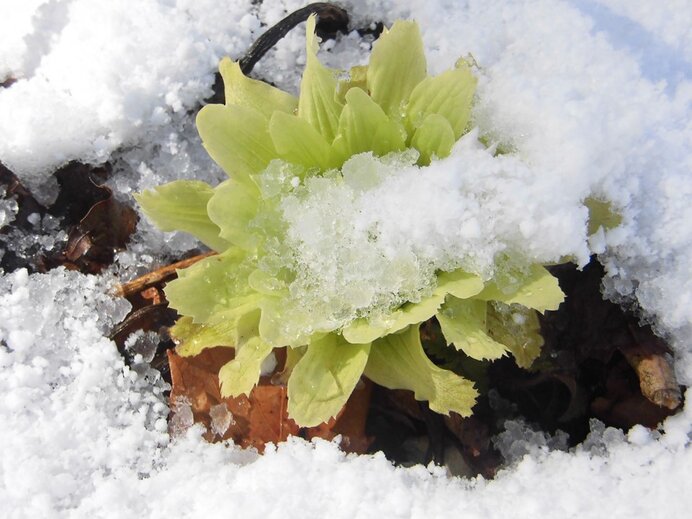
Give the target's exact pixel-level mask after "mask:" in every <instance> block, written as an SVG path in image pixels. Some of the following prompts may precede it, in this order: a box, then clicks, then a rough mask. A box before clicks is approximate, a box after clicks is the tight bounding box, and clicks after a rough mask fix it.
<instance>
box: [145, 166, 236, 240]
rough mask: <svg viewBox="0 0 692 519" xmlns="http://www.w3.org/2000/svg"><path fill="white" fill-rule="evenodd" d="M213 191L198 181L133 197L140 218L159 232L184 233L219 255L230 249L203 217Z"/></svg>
mask: <svg viewBox="0 0 692 519" xmlns="http://www.w3.org/2000/svg"><path fill="white" fill-rule="evenodd" d="M213 193H214V190H213V189H212V188H211V186H210V185H209V184H206V183H204V182H201V181H199V180H177V181H175V182H171V183H169V184H164V185H162V186H158V187H156V188H154V189H148V190H146V191H143V192H142V193H139V194H136V195H135V199H136V200H137V202H138V203H139V205H140V206H141V207H142V210H143V211H144V214H146V215H147V217H148V218H149V219H151V221H152V222H154V224H155V225H156V226H157V227H158V228H159V229H161V230H162V231H184V232H187V233H190V234H192V235H193V236H195V237H196V238H198V239H199V240H200V241H201V242H202V243H204V244H205V245H206V246H207V247H209V248H211V249H214V250H216V251H223V250H226V249H227V248H228V246H229V245H230V244H229V243H228V242H227V241H226V240H224V239H223V238H221V237H220V236H219V233H220V231H221V230H220V229H219V227H218V226H217V225H216V224H215V223H214V222H212V221H211V219H210V218H209V215H208V214H207V203H208V202H209V199H210V198H211V197H212V195H213Z"/></svg>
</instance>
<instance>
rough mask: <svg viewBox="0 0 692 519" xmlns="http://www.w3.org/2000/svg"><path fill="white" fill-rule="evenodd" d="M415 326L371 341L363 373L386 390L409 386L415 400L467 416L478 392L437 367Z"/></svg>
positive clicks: (442, 411) (431, 407)
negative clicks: (429, 356) (422, 344)
mask: <svg viewBox="0 0 692 519" xmlns="http://www.w3.org/2000/svg"><path fill="white" fill-rule="evenodd" d="M418 328H419V327H418V326H411V327H410V328H409V329H407V330H405V331H404V332H402V333H398V334H392V335H388V336H386V337H383V338H382V339H379V340H377V341H376V342H374V343H373V345H372V348H371V350H370V356H369V357H368V363H367V365H366V367H365V375H366V376H367V377H368V378H369V379H370V380H372V381H373V382H375V383H376V384H379V385H381V386H384V387H387V388H389V389H409V390H411V391H413V393H414V396H415V397H416V399H417V400H427V401H428V402H429V405H430V409H432V410H433V411H435V412H437V413H441V414H446V415H448V414H449V412H450V411H454V412H457V413H459V414H460V415H461V416H470V415H471V408H472V407H473V405H474V404H475V402H476V397H477V396H478V392H477V391H476V390H475V389H474V388H473V383H472V382H470V381H469V380H466V379H464V378H462V377H460V376H458V375H456V374H454V373H452V372H451V371H447V370H445V369H442V368H439V367H437V366H435V364H433V363H432V362H431V361H430V359H429V358H428V357H427V356H426V355H425V352H424V351H423V347H422V346H421V342H420V335H419V330H418Z"/></svg>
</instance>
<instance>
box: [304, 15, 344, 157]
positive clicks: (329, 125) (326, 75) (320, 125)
mask: <svg viewBox="0 0 692 519" xmlns="http://www.w3.org/2000/svg"><path fill="white" fill-rule="evenodd" d="M316 20H317V18H316V16H315V15H312V16H310V17H309V18H308V21H307V27H306V39H307V42H306V44H307V45H306V47H307V56H306V60H307V63H306V64H305V71H304V72H303V79H302V80H301V82H300V97H299V98H298V116H299V117H300V118H302V119H305V120H306V121H307V122H309V123H310V124H311V125H312V127H313V128H315V130H316V132H317V133H319V134H321V135H322V136H323V138H324V139H325V140H326V142H327V143H329V144H331V142H332V140H334V137H335V136H336V129H337V126H338V124H339V114H340V113H341V108H342V103H341V102H340V101H339V100H338V99H337V97H336V96H335V95H334V93H335V91H336V77H335V73H334V71H332V70H330V69H328V68H327V67H325V66H324V65H322V63H320V60H319V59H317V50H318V49H319V45H318V43H317V35H316V34H315V23H316Z"/></svg>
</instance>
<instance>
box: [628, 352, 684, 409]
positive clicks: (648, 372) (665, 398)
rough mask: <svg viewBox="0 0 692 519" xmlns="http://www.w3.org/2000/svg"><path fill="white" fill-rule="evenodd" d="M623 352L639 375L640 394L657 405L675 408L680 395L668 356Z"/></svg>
mask: <svg viewBox="0 0 692 519" xmlns="http://www.w3.org/2000/svg"><path fill="white" fill-rule="evenodd" d="M623 353H624V354H625V358H626V359H627V362H628V363H629V364H630V365H631V366H632V368H634V371H636V373H637V377H639V387H640V389H641V392H642V395H644V396H645V397H646V398H647V400H649V401H651V402H653V403H654V404H656V405H658V406H661V407H666V408H668V409H671V410H673V409H677V408H678V406H679V405H680V402H681V400H682V395H681V393H680V387H679V386H678V381H677V379H676V378H675V371H674V370H673V366H672V365H671V363H670V361H669V360H668V356H667V355H665V354H663V355H661V354H657V353H653V354H649V355H639V354H637V353H634V352H628V351H623Z"/></svg>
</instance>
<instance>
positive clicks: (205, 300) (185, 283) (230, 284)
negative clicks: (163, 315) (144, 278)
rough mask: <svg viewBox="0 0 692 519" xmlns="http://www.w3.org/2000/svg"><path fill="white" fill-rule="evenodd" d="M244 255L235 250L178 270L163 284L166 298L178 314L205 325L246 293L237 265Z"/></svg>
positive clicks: (241, 261)
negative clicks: (215, 314)
mask: <svg viewBox="0 0 692 519" xmlns="http://www.w3.org/2000/svg"><path fill="white" fill-rule="evenodd" d="M244 260H245V253H244V252H243V251H241V250H240V249H237V248H231V249H228V250H227V251H226V252H224V253H223V254H219V255H217V256H210V257H208V258H205V259H203V260H201V261H199V262H197V263H195V264H194V265H192V266H190V267H187V268H186V269H182V270H179V271H178V279H174V280H173V281H170V282H169V283H168V284H167V285H166V289H165V293H166V299H168V302H169V304H170V306H171V308H175V309H176V310H177V311H178V313H180V314H181V315H188V316H190V317H192V318H193V319H194V322H196V323H203V322H205V321H206V320H207V319H208V318H209V317H210V316H211V315H212V314H213V313H215V312H216V311H217V310H219V309H221V308H222V307H223V306H224V305H228V303H229V301H231V300H233V299H235V298H237V297H239V296H242V295H246V294H247V288H249V287H246V290H242V288H243V284H242V273H243V269H242V268H241V264H242V263H243V261H244ZM245 284H246V285H247V281H246V282H245Z"/></svg>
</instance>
